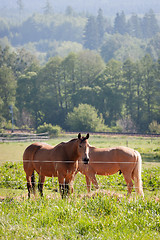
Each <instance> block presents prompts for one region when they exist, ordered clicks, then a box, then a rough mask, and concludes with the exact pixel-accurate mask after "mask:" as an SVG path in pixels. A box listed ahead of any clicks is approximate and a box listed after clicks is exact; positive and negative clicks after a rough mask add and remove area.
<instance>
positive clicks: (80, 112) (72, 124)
mask: <svg viewBox="0 0 160 240" xmlns="http://www.w3.org/2000/svg"><path fill="white" fill-rule="evenodd" d="M66 123H67V125H68V126H69V129H70V130H72V131H91V132H94V131H100V129H101V130H102V129H103V128H104V121H103V118H102V116H101V115H100V116H98V113H97V110H96V109H95V108H94V107H92V106H90V105H88V104H80V105H79V106H78V107H75V108H74V109H73V112H70V113H68V115H67V119H66Z"/></svg>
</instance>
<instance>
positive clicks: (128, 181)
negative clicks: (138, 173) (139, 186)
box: [123, 174, 133, 195]
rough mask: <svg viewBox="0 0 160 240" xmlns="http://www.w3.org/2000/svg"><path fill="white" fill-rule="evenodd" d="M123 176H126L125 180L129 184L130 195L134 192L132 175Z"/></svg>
mask: <svg viewBox="0 0 160 240" xmlns="http://www.w3.org/2000/svg"><path fill="white" fill-rule="evenodd" d="M123 176H124V179H125V181H126V183H127V188H128V194H127V195H130V194H131V192H132V188H133V182H132V178H131V175H126V174H123Z"/></svg>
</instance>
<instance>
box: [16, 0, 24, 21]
mask: <svg viewBox="0 0 160 240" xmlns="http://www.w3.org/2000/svg"><path fill="white" fill-rule="evenodd" d="M17 6H18V10H19V18H20V20H21V16H22V11H23V8H24V6H23V2H22V0H17Z"/></svg>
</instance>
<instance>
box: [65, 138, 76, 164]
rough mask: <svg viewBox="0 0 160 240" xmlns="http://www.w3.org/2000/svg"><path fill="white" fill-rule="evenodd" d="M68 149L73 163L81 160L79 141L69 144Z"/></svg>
mask: <svg viewBox="0 0 160 240" xmlns="http://www.w3.org/2000/svg"><path fill="white" fill-rule="evenodd" d="M66 147H67V149H68V158H69V159H70V160H72V161H76V160H77V159H78V158H79V153H78V142H77V139H76V140H74V141H73V140H72V141H70V142H68V143H67V145H66Z"/></svg>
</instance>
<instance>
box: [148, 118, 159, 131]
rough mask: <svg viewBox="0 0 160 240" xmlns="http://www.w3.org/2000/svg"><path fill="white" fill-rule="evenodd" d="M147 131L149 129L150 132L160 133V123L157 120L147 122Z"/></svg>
mask: <svg viewBox="0 0 160 240" xmlns="http://www.w3.org/2000/svg"><path fill="white" fill-rule="evenodd" d="M149 131H150V133H156V134H159V133H160V124H159V123H157V121H155V120H153V121H152V122H151V123H150V124H149Z"/></svg>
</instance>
